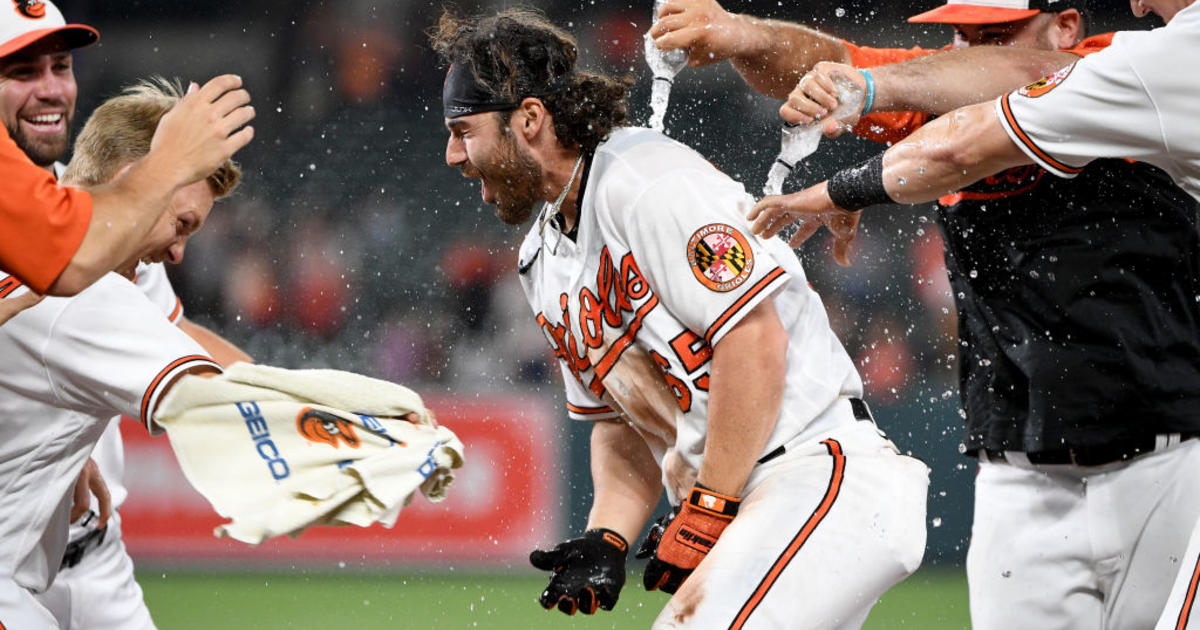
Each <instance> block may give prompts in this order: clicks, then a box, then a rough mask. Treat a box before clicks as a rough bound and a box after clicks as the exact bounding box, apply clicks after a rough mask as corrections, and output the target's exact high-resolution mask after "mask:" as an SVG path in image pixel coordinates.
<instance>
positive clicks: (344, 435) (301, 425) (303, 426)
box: [296, 407, 362, 448]
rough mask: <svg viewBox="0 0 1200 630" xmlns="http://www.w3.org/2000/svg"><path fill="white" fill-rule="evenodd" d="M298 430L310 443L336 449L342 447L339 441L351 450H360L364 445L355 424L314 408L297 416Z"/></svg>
mask: <svg viewBox="0 0 1200 630" xmlns="http://www.w3.org/2000/svg"><path fill="white" fill-rule="evenodd" d="M296 428H297V429H298V430H299V431H300V435H303V436H304V438H305V439H307V440H309V441H310V442H317V443H319V444H328V445H330V446H332V447H334V448H340V447H341V444H339V443H338V441H339V440H340V441H342V442H345V443H346V446H349V447H350V448H358V447H359V446H360V445H361V444H362V442H361V441H360V440H359V439H358V434H357V433H355V431H354V424H353V423H351V422H350V421H349V420H345V419H343V418H339V417H337V416H335V415H333V414H331V413H328V412H325V411H321V410H320V409H313V408H312V407H305V408H304V409H302V410H300V415H298V416H296Z"/></svg>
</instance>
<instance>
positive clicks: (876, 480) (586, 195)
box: [433, 10, 929, 629]
mask: <svg viewBox="0 0 1200 630" xmlns="http://www.w3.org/2000/svg"><path fill="white" fill-rule="evenodd" d="M433 39H434V46H435V48H436V49H437V50H438V51H439V53H440V54H441V55H442V57H443V59H444V60H445V61H446V62H448V63H449V64H451V65H450V70H449V72H448V74H447V78H446V81H445V87H444V91H443V107H444V117H445V124H446V127H447V129H448V130H449V132H450V137H449V141H448V143H447V146H446V162H447V163H448V164H449V165H450V166H452V167H454V168H458V169H460V170H461V171H462V172H463V174H464V175H465V176H467V177H470V178H473V179H478V180H479V182H480V189H481V194H482V198H483V201H484V202H485V203H488V204H493V205H495V206H496V212H497V215H498V216H499V217H500V219H501V220H503V221H505V222H506V223H509V224H512V225H520V224H523V223H526V222H528V220H529V219H530V218H531V217H533V216H534V208H535V206H536V205H537V204H538V203H539V202H544V204H545V205H544V207H543V208H542V210H541V211H540V212H539V213H537V216H536V219H535V220H534V225H533V227H532V229H531V230H530V231H529V233H528V235H527V236H526V238H525V241H524V243H523V245H522V246H521V248H520V254H519V262H518V269H519V273H520V277H521V281H522V285H523V286H524V288H525V292H526V297H527V298H528V300H529V303H530V306H531V307H532V310H533V313H534V314H535V316H536V320H537V322H538V324H539V325H540V326H541V328H542V330H543V332H544V333H545V335H546V339H547V341H548V342H549V343H550V345H551V348H552V349H553V350H554V352H555V354H556V355H557V356H558V358H559V361H560V364H561V367H562V373H563V379H564V385H565V388H566V398H567V410H568V415H569V416H570V417H571V418H572V419H574V420H578V421H587V422H590V423H591V424H592V433H591V470H592V483H593V489H594V498H593V504H592V510H591V513H590V515H589V518H588V525H587V530H586V531H585V532H584V533H583V534H582V536H580V537H579V538H574V539H571V540H568V541H565V542H562V543H560V544H558V545H556V546H554V547H553V548H552V549H547V550H536V551H534V552H533V553H532V554H531V556H530V561H531V562H532V563H533V565H534V566H536V567H538V568H540V569H543V570H546V571H550V572H551V573H552V575H551V577H550V582H549V585H548V586H547V588H546V590H545V591H544V592H543V593H542V595H541V597H540V598H539V601H540V603H541V604H542V605H543V606H544V607H546V608H548V609H549V608H554V607H557V608H558V609H559V610H561V611H563V612H566V613H572V614H573V613H574V612H576V611H578V610H582V611H583V612H584V613H587V614H590V613H593V612H595V611H596V609H597V608H604V609H606V610H611V609H612V607H613V606H614V604H615V603H616V601H617V596H618V593H619V591H620V589H621V587H622V586H623V584H624V582H625V557H626V553H627V549H628V542H627V541H629V540H631V539H632V538H633V537H634V536H636V535H637V534H638V532H639V531H641V529H642V527H643V525H644V524H645V523H646V521H647V520H648V519H649V518H650V516H651V512H652V511H653V509H654V506H655V503H656V502H657V500H658V497H659V495H660V494H661V493H662V492H663V490H664V489H665V491H666V493H667V497H668V499H669V500H670V502H671V503H672V504H673V505H675V506H677V508H676V511H675V513H673V515H671V516H670V517H667V518H664V519H662V520H660V527H659V528H658V529H657V530H656V535H655V536H653V537H651V539H649V540H648V541H647V543H648V544H644V545H643V550H642V551H643V554H641V555H644V556H647V557H649V558H650V561H649V564H648V565H647V568H646V573H645V574H644V576H643V580H642V582H643V585H644V586H645V587H646V588H648V589H651V590H654V589H661V590H664V591H666V592H668V593H672V594H673V596H672V597H671V598H670V600H669V601H668V602H667V604H666V606H665V608H664V609H663V610H662V612H661V613H660V614H659V617H658V619H657V621H656V622H655V624H654V627H655V628H711V627H717V626H719V627H722V628H775V627H789V628H813V629H817V628H834V627H836V628H856V627H859V626H860V625H861V624H862V623H863V621H864V620H865V619H866V616H867V613H868V611H869V610H870V608H871V606H872V605H873V604H874V603H875V601H876V600H877V599H878V597H879V595H880V594H882V593H883V592H884V591H885V590H887V589H888V588H889V587H891V586H892V585H893V584H895V583H897V582H899V581H900V580H902V579H904V577H906V576H907V575H909V574H910V573H911V572H912V571H913V570H915V569H916V567H917V566H918V564H919V563H920V559H921V556H922V554H923V551H924V543H925V525H924V516H925V502H926V491H927V488H928V483H929V480H928V469H927V468H926V467H925V466H924V464H922V463H921V462H919V461H917V460H915V459H912V458H910V457H906V456H903V455H901V454H899V452H898V451H897V449H896V447H895V446H894V445H893V444H892V443H891V442H890V441H888V440H887V439H886V438H885V437H884V436H883V435H882V434H881V433H880V432H879V430H878V428H877V427H876V426H875V423H874V422H873V421H872V419H871V415H870V413H869V412H868V410H867V407H866V404H865V403H863V401H862V400H861V396H862V383H861V380H860V378H859V375H858V372H857V371H856V370H855V368H854V365H853V363H852V362H851V360H850V358H849V356H848V355H847V354H846V351H845V350H844V349H843V347H842V345H841V343H840V342H839V340H838V339H837V337H836V336H835V335H834V334H833V332H832V331H831V330H830V328H829V322H828V319H827V317H826V313H825V310H824V306H823V305H822V303H821V300H820V298H819V297H818V295H817V294H816V293H815V292H814V291H813V290H812V289H811V288H810V287H809V286H808V284H807V282H806V281H805V276H804V270H803V268H802V267H801V265H800V263H799V261H798V260H797V259H796V257H795V255H794V254H793V253H792V252H791V251H790V250H789V249H788V248H787V247H786V246H784V244H783V243H781V242H779V241H764V240H762V239H758V238H756V237H754V236H752V235H750V234H749V233H748V231H747V230H748V227H749V226H748V224H747V223H746V221H745V218H744V213H745V211H746V210H747V209H748V208H749V207H750V205H752V203H753V198H752V197H750V196H749V195H748V194H747V193H746V191H745V189H744V188H743V187H742V186H741V184H738V183H737V182H735V181H733V180H731V179H730V178H729V177H728V176H726V175H724V174H722V173H720V172H719V171H718V170H717V169H716V168H714V167H713V166H712V165H711V164H710V163H709V162H708V161H707V160H705V159H704V158H703V157H702V156H700V155H699V154H697V153H696V152H695V151H692V150H691V149H689V148H688V147H686V146H684V145H682V144H679V143H677V142H674V141H672V140H670V139H669V138H667V137H665V136H663V135H662V134H660V133H658V132H655V131H651V130H649V129H639V128H632V127H627V126H624V125H625V124H626V122H627V121H626V106H625V96H626V89H627V84H625V83H622V82H619V81H615V80H613V79H610V78H607V77H603V76H600V75H596V74H591V73H586V72H581V71H579V70H577V69H576V58H577V52H578V49H577V47H576V44H575V42H574V40H573V39H572V38H571V37H570V35H568V34H567V33H565V32H564V31H562V30H561V29H559V28H557V27H555V26H553V25H551V24H550V23H549V22H547V21H546V20H545V18H544V17H542V16H541V15H540V14H537V13H533V12H529V11H521V10H509V11H504V12H501V13H499V14H496V15H494V16H488V17H479V18H470V19H468V18H459V17H456V16H453V15H451V14H448V13H447V14H444V15H443V17H442V19H441V20H440V22H439V24H438V27H437V30H436V34H435V35H434V37H433ZM798 602H799V603H800V604H801V605H800V606H798V605H797V603H798Z"/></svg>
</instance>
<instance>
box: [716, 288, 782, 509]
mask: <svg viewBox="0 0 1200 630" xmlns="http://www.w3.org/2000/svg"><path fill="white" fill-rule="evenodd" d="M787 346H788V337H787V332H786V331H785V330H784V328H783V323H782V322H781V321H780V320H779V315H778V314H777V313H776V311H775V305H774V302H773V300H771V299H770V298H767V299H766V300H764V301H763V302H762V303H761V304H759V305H758V306H756V307H755V308H754V310H753V311H751V312H750V313H749V314H748V315H746V317H745V318H744V319H742V321H740V322H738V323H737V325H736V326H734V328H733V329H732V330H730V331H729V333H727V334H726V335H725V337H723V338H722V339H721V340H720V341H719V342H717V345H716V346H715V347H714V348H713V358H712V373H711V375H710V381H709V383H710V389H709V405H708V435H707V437H706V438H705V443H704V461H703V463H702V464H701V466H700V475H699V477H698V478H697V481H699V482H700V483H702V484H704V485H705V486H706V487H708V488H710V489H712V490H715V491H717V492H720V493H721V494H727V495H730V496H740V495H741V492H742V487H743V486H744V485H745V483H746V478H747V477H749V476H750V471H751V469H753V468H754V464H755V462H756V461H757V460H758V457H759V455H760V454H761V453H762V450H763V447H764V446H766V443H767V439H768V438H769V437H770V436H771V432H772V431H773V430H774V428H775V422H776V420H777V419H778V418H779V409H780V405H781V404H782V400H783V387H784V377H785V374H786V373H787Z"/></svg>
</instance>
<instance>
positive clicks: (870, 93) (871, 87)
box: [858, 70, 875, 116]
mask: <svg viewBox="0 0 1200 630" xmlns="http://www.w3.org/2000/svg"><path fill="white" fill-rule="evenodd" d="M858 73H859V74H861V75H863V78H864V79H866V81H867V97H866V98H865V99H863V108H862V113H861V114H859V115H860V116H866V115H867V113H868V112H870V111H871V106H872V105H874V104H875V79H874V77H872V76H871V73H870V72H867V71H866V70H859V71H858Z"/></svg>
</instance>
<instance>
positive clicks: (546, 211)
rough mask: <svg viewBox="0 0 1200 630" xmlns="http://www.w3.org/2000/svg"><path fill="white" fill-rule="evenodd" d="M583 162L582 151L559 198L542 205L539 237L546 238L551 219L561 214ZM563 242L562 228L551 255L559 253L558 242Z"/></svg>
mask: <svg viewBox="0 0 1200 630" xmlns="http://www.w3.org/2000/svg"><path fill="white" fill-rule="evenodd" d="M582 164H583V154H582V153H580V154H579V157H578V158H576V159H575V167H574V168H572V169H571V177H570V178H569V179H567V184H566V185H565V186H563V189H562V192H560V193H558V199H555V200H554V203H546V205H545V206H543V207H542V215H541V217H539V218H538V237H539V238H541V239H543V240H545V238H546V236H545V232H546V226H547V225H549V224H550V221H551V220H553V219H554V217H556V216H558V215H559V214H560V212H561V208H562V204H563V201H564V200H566V198H567V193H569V192H571V186H572V185H574V184H575V177H576V176H577V175H579V167H580V166H581V165H582ZM561 242H562V232H561V230H560V231H559V235H558V239H556V240H555V241H554V247H553V248H552V249H551V250H550V255H551V256H554V255H557V254H558V244H559V243H561Z"/></svg>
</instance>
